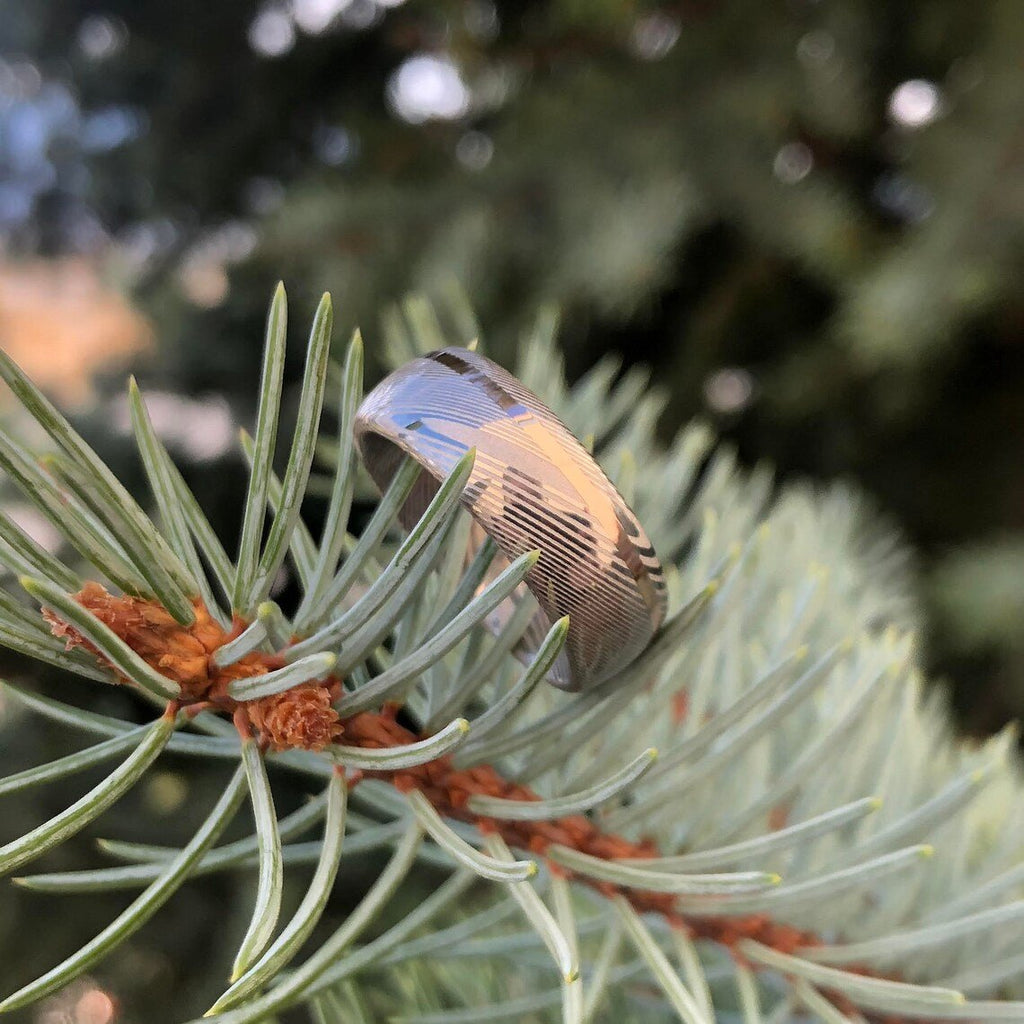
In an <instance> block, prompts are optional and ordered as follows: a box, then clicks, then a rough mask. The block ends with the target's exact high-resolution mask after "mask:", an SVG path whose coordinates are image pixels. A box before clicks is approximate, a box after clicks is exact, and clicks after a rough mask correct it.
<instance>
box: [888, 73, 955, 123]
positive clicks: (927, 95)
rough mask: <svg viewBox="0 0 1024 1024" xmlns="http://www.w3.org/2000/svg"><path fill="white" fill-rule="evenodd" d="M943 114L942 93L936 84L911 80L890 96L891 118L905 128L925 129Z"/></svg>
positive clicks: (915, 79)
mask: <svg viewBox="0 0 1024 1024" xmlns="http://www.w3.org/2000/svg"><path fill="white" fill-rule="evenodd" d="M941 113H942V93H941V91H940V90H939V87H938V86H937V85H936V84H935V83H934V82H928V81H925V80H924V79H923V78H911V79H910V80H909V81H906V82H903V83H901V84H900V85H898V86H896V88H895V89H893V91H892V94H891V95H890V96H889V117H890V118H891V119H892V120H893V121H895V122H896V124H898V125H901V126H902V127H904V128H923V127H924V126H925V125H928V124H931V123H932V121H934V120H935V119H936V118H937V117H938V116H939V114H941Z"/></svg>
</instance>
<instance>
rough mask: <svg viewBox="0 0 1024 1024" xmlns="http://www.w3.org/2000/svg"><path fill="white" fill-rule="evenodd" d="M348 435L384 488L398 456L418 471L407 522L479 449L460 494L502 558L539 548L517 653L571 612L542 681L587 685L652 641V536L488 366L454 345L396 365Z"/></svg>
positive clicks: (508, 379)
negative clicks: (532, 609)
mask: <svg viewBox="0 0 1024 1024" xmlns="http://www.w3.org/2000/svg"><path fill="white" fill-rule="evenodd" d="M355 438H356V444H357V445H358V447H359V451H360V453H361V455H362V457H363V460H364V462H365V463H366V467H367V469H368V470H369V472H370V475H371V476H372V477H373V479H374V481H375V482H376V483H377V485H378V487H380V488H381V490H384V488H385V487H386V486H387V484H388V482H389V481H390V480H391V478H392V476H393V475H394V473H395V470H396V469H397V467H398V465H399V463H400V462H401V460H402V457H403V455H404V454H407V455H410V456H412V457H413V458H414V459H415V460H416V461H417V462H419V463H420V464H421V465H422V466H423V467H424V468H425V469H426V470H427V473H424V474H421V476H420V480H419V482H418V483H417V485H416V486H415V487H414V488H413V492H412V494H411V495H410V497H409V499H408V501H407V502H406V505H405V507H404V508H403V510H402V512H401V514H400V519H401V521H402V522H403V524H404V525H405V526H407V527H408V526H411V525H412V524H413V523H415V522H416V520H417V519H418V518H419V516H420V514H421V513H422V512H423V510H424V508H426V505H427V503H428V502H429V501H430V499H431V497H432V496H433V494H434V493H436V491H437V487H438V483H439V481H440V480H442V479H443V478H444V477H445V476H446V475H447V474H448V473H449V472H450V471H451V469H452V467H453V466H454V465H455V463H456V462H457V461H458V460H459V458H460V457H461V456H462V455H464V454H465V452H466V451H467V450H468V449H469V448H474V447H475V448H476V450H477V454H476V461H475V463H474V466H473V472H472V475H471V476H470V478H469V483H468V484H467V486H466V488H465V491H464V493H463V497H462V501H463V504H464V505H465V506H466V508H467V509H468V510H469V512H470V513H471V514H472V516H473V517H474V519H476V521H477V522H478V523H479V525H480V526H481V527H482V528H483V530H484V531H486V533H488V534H489V535H490V536H491V537H493V538H494V540H495V542H496V543H497V545H498V547H499V549H500V550H501V551H502V553H503V554H504V555H505V556H506V557H507V558H509V559H514V558H517V557H518V556H519V555H521V554H523V553H524V552H526V551H530V550H533V549H538V548H539V549H540V551H541V552H542V554H541V557H540V559H539V561H538V562H537V564H536V566H534V568H533V569H532V570H531V572H530V575H529V576H528V577H527V579H526V584H527V586H528V587H529V589H530V590H531V591H532V592H533V594H534V596H535V597H536V598H537V602H538V604H539V605H540V610H539V611H538V613H537V616H536V618H535V621H534V622H533V623H531V626H530V628H529V629H528V630H527V632H526V634H525V636H524V638H523V641H522V642H521V648H522V649H520V650H518V651H517V653H518V654H519V655H520V656H523V657H527V658H528V657H529V655H530V653H531V650H532V649H535V647H536V644H537V642H538V640H539V639H540V638H542V637H543V636H544V634H545V633H546V632H547V630H548V629H549V628H550V625H551V623H552V622H554V621H556V620H557V619H559V618H561V617H562V616H563V615H568V616H569V634H568V637H567V639H566V644H565V647H564V648H563V650H562V654H561V655H560V657H559V659H558V661H557V662H556V663H555V665H554V666H553V668H552V669H551V671H550V672H549V673H548V680H549V682H551V683H553V684H554V685H555V686H557V687H559V688H561V689H565V690H584V689H588V688H590V687H593V686H595V685H597V684H598V683H600V682H601V681H602V680H604V679H607V678H608V677H609V676H611V675H612V674H613V673H615V672H617V671H618V670H619V669H622V668H624V667H625V666H626V665H628V664H629V663H630V662H631V661H633V659H634V658H636V656H637V655H638V654H639V653H640V652H641V651H642V650H643V649H644V648H645V647H646V646H647V644H648V643H649V642H650V640H651V637H652V636H653V635H654V633H655V631H656V630H657V629H658V627H659V626H660V625H661V623H662V620H663V619H664V617H665V605H666V595H665V582H664V578H663V576H662V570H661V564H660V563H659V561H658V558H657V556H656V555H655V553H654V549H653V547H652V546H651V542H650V541H649V540H648V539H647V535H646V534H645V533H644V531H643V528H642V527H641V526H640V524H639V523H638V522H637V519H636V516H634V515H633V513H632V512H631V511H630V509H629V507H628V506H627V505H626V503H625V501H623V499H622V497H621V496H620V495H619V493H618V491H616V489H615V487H614V485H613V484H612V483H611V481H610V480H609V479H608V477H606V476H605V474H604V473H603V472H602V470H601V468H600V467H599V466H598V465H597V463H596V462H595V461H594V459H593V456H591V455H590V453H589V452H588V451H587V450H586V449H585V448H584V447H583V445H581V444H580V442H579V441H577V440H576V438H575V437H574V436H573V435H572V434H571V433H570V431H569V430H568V429H567V428H566V427H565V425H564V424H563V423H562V422H561V421H560V420H559V419H558V417H557V416H555V414H554V413H553V412H552V411H551V410H550V409H549V408H548V407H547V406H546V405H544V403H543V402H541V401H540V399H539V398H537V396H536V395H534V394H532V393H531V392H529V391H528V390H527V389H526V388H525V387H524V386H523V385H522V384H521V383H520V382H519V381H518V380H516V378H515V377H513V376H512V375H511V374H510V373H508V372H507V371H506V370H503V369H502V368H501V367H500V366H498V365H497V364H496V363H493V362H491V360H489V359H485V358H484V357H483V356H481V355H478V354H477V353H475V352H471V351H469V350H467V349H461V348H446V349H441V350H440V351H438V352H431V353H429V354H428V355H426V356H423V357H422V358H420V359H415V360H413V361H412V362H410V363H407V364H406V365H405V366H403V367H401V368H400V369H398V370H396V371H395V372H394V373H392V374H391V375H390V376H389V377H387V378H386V379H385V380H383V381H382V382H381V383H380V384H379V385H378V386H377V387H376V388H375V389H374V390H373V391H371V392H370V394H369V395H367V396H366V398H365V399H364V400H363V403H362V405H361V406H360V408H359V411H358V413H357V414H356V422H355Z"/></svg>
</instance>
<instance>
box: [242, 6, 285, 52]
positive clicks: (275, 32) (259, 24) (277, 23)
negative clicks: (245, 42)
mask: <svg viewBox="0 0 1024 1024" xmlns="http://www.w3.org/2000/svg"><path fill="white" fill-rule="evenodd" d="M249 45H250V46H251V47H252V48H253V50H255V51H256V53H258V54H260V56H262V57H283V56H284V55H285V54H286V53H287V52H288V51H289V50H290V49H291V48H292V47H293V46H294V45H295V24H294V23H293V22H292V19H291V17H290V15H289V14H288V12H287V11H286V10H284V9H283V8H281V7H265V8H264V9H263V10H262V11H260V13H259V14H257V15H256V17H255V18H253V20H252V24H250V25H249Z"/></svg>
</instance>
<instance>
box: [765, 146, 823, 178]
mask: <svg viewBox="0 0 1024 1024" xmlns="http://www.w3.org/2000/svg"><path fill="white" fill-rule="evenodd" d="M813 169H814V154H813V153H812V152H811V149H810V147H809V146H807V145H805V144H804V143H803V142H787V143H786V144H785V145H784V146H781V147H780V148H779V151H778V152H777V153H776V154H775V160H774V161H773V163H772V170H773V171H774V172H775V177H776V178H778V179H779V181H781V182H782V183H783V184H784V185H795V184H797V182H800V181H803V180H804V178H806V177H807V175H808V174H810V173H811V171H812V170H813Z"/></svg>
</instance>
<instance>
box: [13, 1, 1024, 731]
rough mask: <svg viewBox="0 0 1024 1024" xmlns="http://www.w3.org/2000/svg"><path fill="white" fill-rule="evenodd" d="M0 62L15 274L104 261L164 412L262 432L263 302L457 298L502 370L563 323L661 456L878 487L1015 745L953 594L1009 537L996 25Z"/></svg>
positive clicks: (552, 7) (494, 20) (327, 35)
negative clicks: (145, 319)
mask: <svg viewBox="0 0 1024 1024" xmlns="http://www.w3.org/2000/svg"><path fill="white" fill-rule="evenodd" d="M0 25H2V26H3V28H2V30H0V31H2V33H3V36H4V41H3V48H4V51H5V53H6V56H5V58H4V61H5V62H4V64H3V66H2V67H3V72H2V75H0V84H2V87H3V89H4V95H5V96H6V97H7V99H6V100H5V105H4V107H3V110H2V112H0V132H2V133H3V135H4V138H5V139H6V140H7V145H6V146H4V147H0V150H2V151H3V153H4V154H5V155H4V156H3V157H0V160H3V161H6V163H5V165H4V175H5V178H4V183H3V186H2V188H0V217H2V218H3V219H4V223H5V224H6V231H7V235H8V238H9V242H8V248H9V249H10V250H12V251H14V252H19V251H20V252H39V251H43V252H56V251H60V252H64V251H67V250H68V249H72V250H79V251H80V250H82V249H85V250H87V251H89V250H91V251H93V252H102V253H103V254H104V256H105V259H106V263H107V266H108V269H109V270H110V272H111V273H112V274H114V275H115V276H116V277H117V278H119V279H120V280H121V281H122V282H124V283H125V284H126V285H127V286H129V287H131V288H133V289H134V290H135V293H136V294H137V295H138V296H139V298H140V300H141V302H142V304H143V306H144V308H145V309H146V310H147V312H148V313H149V314H150V316H151V317H152V318H153V319H154V320H155V321H156V322H157V327H158V332H157V333H158V335H159V336H160V337H161V339H162V340H163V342H164V345H163V347H162V348H161V350H160V352H159V354H158V356H157V361H156V363H155V364H154V366H153V368H152V369H151V371H150V375H151V376H153V377H155V376H156V375H157V374H159V375H160V376H161V380H162V382H163V383H164V385H165V386H171V387H175V388H178V389H181V390H184V391H188V392H190V393H197V392H202V391H204V390H208V389H216V390H221V391H225V392H227V393H229V394H231V395H233V396H235V398H236V400H237V401H238V402H240V403H244V402H245V401H248V396H250V395H251V394H253V393H254V390H255V389H254V387H253V381H252V380H251V379H250V378H249V377H247V376H246V374H248V373H249V372H250V370H249V369H248V368H251V367H253V366H255V365H256V361H255V360H254V359H253V358H239V352H240V349H241V348H242V347H244V348H245V349H246V350H250V349H251V348H252V347H253V346H254V345H255V344H256V339H258V337H259V321H260V318H261V310H262V308H263V304H264V302H265V298H266V295H267V293H268V290H269V286H270V284H271V282H272V280H273V278H274V277H275V276H276V275H279V274H284V275H286V276H287V277H288V278H289V280H290V281H294V282H296V283H297V284H299V285H300V287H301V288H306V289H308V291H309V292H310V293H312V292H314V291H318V290H319V289H320V288H327V287H329V288H330V289H331V290H332V291H334V292H335V294H336V295H337V296H338V297H339V299H340V301H339V306H340V307H341V310H342V321H343V323H344V322H347V323H348V324H349V325H353V324H355V323H356V322H359V323H361V324H362V325H363V327H364V328H366V329H368V333H369V336H370V338H371V341H372V338H373V333H374V332H373V330H372V327H373V319H374V317H375V316H376V315H377V311H378V310H379V309H381V308H382V307H383V305H384V304H385V303H386V302H387V301H388V300H390V299H393V298H395V297H396V296H400V295H401V294H403V293H405V292H407V291H409V290H414V289H415V290H423V291H425V292H427V293H428V294H430V293H436V292H438V291H440V290H444V289H447V288H449V287H450V286H451V282H452V281H454V280H457V281H458V282H460V284H461V286H462V287H463V288H464V289H465V290H466V292H467V294H468V296H469V298H470V300H471V302H472V305H473V307H474V308H475V309H476V310H477V311H478V312H479V314H480V317H481V321H482V322H483V324H484V325H485V326H486V327H487V328H488V335H489V343H490V345H491V347H492V349H493V350H495V351H496V352H497V353H498V354H499V355H504V356H507V354H508V352H509V350H510V348H511V347H512V346H513V345H514V344H515V341H516V337H517V334H518V331H519V329H520V328H521V326H522V324H524V323H525V322H526V321H528V320H529V319H531V318H532V317H533V316H534V315H535V312H536V310H537V308H538V307H539V306H541V305H544V304H553V305H554V306H556V307H557V308H559V309H560V310H561V311H562V335H563V344H564V347H565V349H566V351H567V354H568V358H569V369H570V373H571V375H575V374H578V373H580V372H582V370H584V369H585V368H586V367H587V366H589V365H590V364H592V363H593V362H594V360H595V358H596V357H597V355H598V354H599V353H601V352H603V351H606V350H613V351H618V352H620V353H621V354H622V356H623V358H624V360H625V361H626V362H627V363H634V362H644V363H649V364H651V365H652V366H653V367H654V374H655V377H656V379H658V380H661V381H665V382H669V383H670V384H671V390H672V394H673V403H672V405H671V407H669V408H668V409H666V411H665V413H664V416H663V421H662V429H663V430H664V431H665V432H666V433H668V432H671V431H672V430H674V428H675V427H676V426H677V425H678V424H679V423H680V422H682V421H683V420H685V419H687V418H689V417H691V416H693V415H694V414H696V413H703V414H704V415H706V416H709V417H710V418H712V420H713V421H714V422H715V423H716V425H717V426H718V428H719V429H720V430H721V431H722V432H723V433H724V434H725V435H727V436H729V437H731V438H733V439H735V441H736V442H737V444H738V445H739V448H740V452H741V454H742V455H743V456H744V457H745V458H746V459H748V460H754V459H757V458H761V457H768V458H770V459H772V460H773V461H775V462H776V463H778V464H779V465H780V466H781V468H782V469H783V470H784V471H786V472H794V471H799V472H802V473H811V474H813V475H817V476H825V477H832V476H835V475H838V474H849V475H852V476H854V477H856V478H857V479H859V480H860V481H861V482H862V483H863V484H865V485H866V486H867V487H868V488H869V489H870V490H871V491H872V492H874V494H875V495H877V497H878V498H879V500H880V503H881V504H882V505H883V506H884V507H886V508H888V509H890V510H892V511H893V513H894V514H895V515H896V516H897V517H898V518H899V520H900V521H901V523H902V524H903V526H904V528H905V529H906V530H907V532H908V533H909V534H910V536H911V537H912V539H913V540H914V542H915V543H916V544H917V545H918V547H919V548H920V549H921V550H922V552H923V554H924V558H925V560H926V563H927V564H928V565H929V566H930V567H934V571H931V570H930V573H929V577H928V578H929V580H935V581H945V583H936V585H935V586H934V587H930V588H929V592H930V593H934V594H935V595H936V597H935V601H936V607H938V608H940V609H941V612H942V617H941V619H937V620H936V621H939V622H941V628H940V629H936V630H935V631H934V632H935V634H936V635H935V636H934V637H933V638H932V660H933V664H934V665H935V666H937V667H938V668H939V669H940V671H950V672H951V674H952V675H954V676H955V677H956V679H957V681H958V697H959V702H960V704H961V707H962V710H963V711H964V712H965V714H966V721H967V724H968V725H969V727H971V728H976V729H979V730H988V729H991V728H992V727H994V726H996V725H997V724H998V723H999V722H1000V721H1002V720H1003V718H1004V717H1005V716H1006V715H1008V714H1010V713H1017V714H1019V713H1020V711H1021V710H1022V708H1024V680H1022V678H1021V674H1020V672H1019V671H1015V670H1014V669H1013V668H1012V667H1011V666H1019V661H1018V660H1016V655H1015V654H1013V653H1012V652H1014V651H1016V650H1017V645H1018V641H1017V640H1016V637H1015V633H1016V630H1015V628H1014V623H1013V622H1012V621H1009V620H999V621H997V620H991V621H990V622H989V624H988V627H987V628H986V629H984V630H981V631H979V630H978V629H977V628H976V625H975V624H972V622H973V620H976V618H977V616H976V615H975V616H973V617H972V616H971V615H967V614H966V613H964V614H961V611H960V609H962V608H965V607H966V608H972V607H973V608H977V606H976V605H975V604H974V603H973V602H972V601H970V600H969V599H960V600H958V599H955V598H950V595H949V593H948V590H944V587H946V588H948V586H955V587H956V588H957V589H958V592H959V593H961V595H962V594H963V591H962V590H960V588H961V587H962V585H963V583H962V581H963V580H964V579H965V575H964V574H965V573H966V574H967V576H968V577H969V578H970V579H971V580H973V581H975V583H974V591H975V592H979V593H980V592H982V591H984V589H985V587H986V585H987V584H986V583H985V582H984V581H986V580H989V579H990V576H989V575H988V574H987V570H986V567H987V566H991V567H993V571H995V569H996V568H998V567H999V565H1000V559H999V558H998V557H996V558H993V557H991V556H990V554H989V552H990V550H991V549H990V548H989V547H984V546H983V547H978V548H969V549H966V550H965V551H964V552H961V553H958V554H956V555H955V561H952V562H948V561H945V552H946V551H947V549H948V548H950V547H951V546H953V545H958V544H961V543H963V542H965V541H972V542H973V541H977V542H982V541H984V540H985V539H986V538H987V537H989V535H993V536H994V535H996V534H999V535H1002V534H1008V535H1010V537H1011V538H1014V537H1017V538H1019V533H1020V531H1021V530H1022V529H1024V522H1022V519H1024V515H1022V509H1024V505H1022V503H1021V501H1020V500H1019V494H1018V489H1019V488H1018V485H1017V483H1016V481H1017V479H1018V478H1019V474H1017V473H1016V472H1014V470H1015V468H1016V466H1017V465H1018V464H1019V461H1020V457H1021V454H1022V451H1021V446H1022V441H1021V439H1022V438H1024V430H1022V427H1024V402H1022V401H1021V398H1022V389H1024V355H1022V354H1021V349H1020V347H1019V346H1018V345H1016V344H1015V342H1016V341H1017V339H1018V337H1019V335H1020V331H1021V324H1022V322H1024V306H1022V303H1021V293H1020V290H1019V288H1017V287H1016V277H1017V271H1018V270H1019V267H1020V263H1021V256H1022V253H1021V248H1022V227H1024V173H1022V163H1024V130H1022V129H1024V125H1022V123H1021V118H1022V114H1021V109H1020V104H1019V102H1018V98H1019V96H1020V95H1021V93H1022V91H1024V66H1022V65H1021V63H1020V60H1019V54H1020V52H1021V49H1022V47H1024V19H1021V17H1020V10H1019V6H1018V5H1017V4H1016V3H1014V2H1013V0H981V2H979V3H975V4H971V5H964V4H962V3H959V2H957V0H927V2H925V0H917V2H906V0H886V2H875V0H822V2H810V0H791V2H789V3H787V4H777V5H765V4H758V3H754V2H751V0H731V2H726V0H721V2H718V3H698V2H695V0H685V2H677V3H662V4H656V3H645V2H640V0H601V2H596V0H590V2H586V3H583V2H581V0H549V2H546V3H541V2H539V0H535V2H529V3H523V2H522V0H515V2H512V0H506V2H500V3H491V2H489V0H409V2H407V3H404V4H402V3H400V2H396V0H287V2H286V0H279V2H271V3H264V4H263V5H261V6H257V7H255V8H254V7H253V5H252V4H250V3H248V2H245V3H243V2H241V0H224V2H221V3H217V4H209V3H198V2H195V0H186V2H183V3H178V4H158V3H149V4H138V3H132V2H129V0H72V2H66V0H62V2H60V3H58V2H56V0H40V2H37V3H31V4H29V3H25V2H18V0H0ZM3 83H6V84H3ZM33 112H34V113H33ZM31 124H35V125H36V126H37V128H38V126H40V125H42V126H43V127H44V129H45V130H43V131H42V134H40V130H37V131H36V132H35V134H33V132H32V131H30V130H29V129H28V128H27V127H26V125H31ZM19 189H20V191H19ZM5 190H6V191H5ZM26 197H27V198H26ZM296 290H297V289H293V291H296ZM310 298H311V295H302V294H299V295H298V302H297V305H298V306H300V307H301V306H303V305H307V304H308V300H309V299H310ZM496 325H501V331H502V332H503V333H498V334H495V331H496V330H497V326H496ZM372 350H373V345H372V344H371V346H370V351H371V353H372ZM240 367H246V369H245V370H244V371H240ZM248 413H249V410H248V409H247V408H246V407H245V406H244V404H243V405H242V407H241V409H240V414H241V415H242V416H246V415H248ZM1011 543H1013V544H1015V545H1019V543H1020V541H1019V539H1012V540H1011ZM972 551H973V552H976V556H975V555H972V553H971V552H972ZM957 581H960V582H957ZM1010 585H1011V589H1014V594H1015V595H1016V597H1015V600H1020V593H1021V585H1020V584H1019V583H1018V584H1016V587H1015V588H1014V587H1013V584H1012V583H1011V584H1010ZM1001 621H1002V622H1003V625H1000V622H1001ZM992 678H998V679H999V686H1000V691H999V693H998V694H997V695H995V696H990V697H987V698H985V699H981V698H980V697H979V694H978V690H979V689H981V688H984V687H985V686H986V685H987V684H986V682H985V680H986V679H992Z"/></svg>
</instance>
